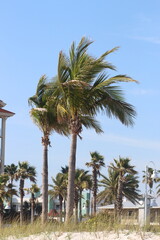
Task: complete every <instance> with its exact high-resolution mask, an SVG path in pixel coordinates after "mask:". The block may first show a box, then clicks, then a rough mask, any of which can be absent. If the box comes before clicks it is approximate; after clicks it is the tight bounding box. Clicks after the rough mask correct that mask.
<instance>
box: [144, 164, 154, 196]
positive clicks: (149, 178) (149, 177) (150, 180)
mask: <svg viewBox="0 0 160 240" xmlns="http://www.w3.org/2000/svg"><path fill="white" fill-rule="evenodd" d="M153 171H154V170H153V168H151V167H149V168H148V170H147V184H148V186H149V188H150V190H149V192H150V194H151V193H152V188H153V184H154V182H157V180H155V179H153V178H152V174H153ZM143 173H144V175H143V180H142V182H143V183H145V182H146V171H143Z"/></svg>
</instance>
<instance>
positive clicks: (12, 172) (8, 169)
mask: <svg viewBox="0 0 160 240" xmlns="http://www.w3.org/2000/svg"><path fill="white" fill-rule="evenodd" d="M17 168H18V166H17V165H15V164H14V163H12V164H11V165H5V166H4V172H5V173H6V174H7V175H8V176H9V181H10V184H11V185H10V186H11V192H12V186H13V181H14V180H16V173H17ZM12 209H13V207H12V195H11V211H12Z"/></svg>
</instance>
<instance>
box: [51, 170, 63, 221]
mask: <svg viewBox="0 0 160 240" xmlns="http://www.w3.org/2000/svg"><path fill="white" fill-rule="evenodd" d="M52 181H53V184H49V186H50V187H51V188H52V189H50V190H49V194H50V195H51V196H52V197H58V198H59V202H60V207H59V214H60V222H62V204H63V200H64V199H65V196H66V191H67V189H66V182H65V181H66V179H65V176H64V174H62V173H58V174H57V175H56V177H55V178H53V177H52Z"/></svg>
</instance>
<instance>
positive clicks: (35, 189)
mask: <svg viewBox="0 0 160 240" xmlns="http://www.w3.org/2000/svg"><path fill="white" fill-rule="evenodd" d="M25 190H26V191H27V193H28V194H31V198H30V203H31V223H33V222H34V209H35V200H36V197H35V194H36V193H39V192H40V188H39V187H38V186H37V184H32V185H31V187H30V188H26V189H25Z"/></svg>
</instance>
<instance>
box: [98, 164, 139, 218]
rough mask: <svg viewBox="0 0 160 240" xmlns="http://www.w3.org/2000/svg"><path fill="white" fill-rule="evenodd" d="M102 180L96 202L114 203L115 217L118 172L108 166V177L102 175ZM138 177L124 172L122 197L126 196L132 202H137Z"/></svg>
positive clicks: (115, 211)
mask: <svg viewBox="0 0 160 240" xmlns="http://www.w3.org/2000/svg"><path fill="white" fill-rule="evenodd" d="M101 176H102V178H103V179H102V180H101V181H100V184H99V186H101V187H104V190H102V191H101V192H100V193H99V194H98V197H97V199H98V202H101V201H103V203H107V204H114V213H115V217H116V215H117V193H118V180H119V172H118V171H115V170H114V169H112V168H108V177H106V176H104V175H102V174H101ZM138 183H139V181H138V177H137V176H135V175H133V174H126V176H125V178H124V180H123V190H122V198H123V197H126V198H127V199H128V200H129V201H131V202H132V203H134V204H135V203H136V202H138V200H139V198H140V195H139V190H138Z"/></svg>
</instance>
